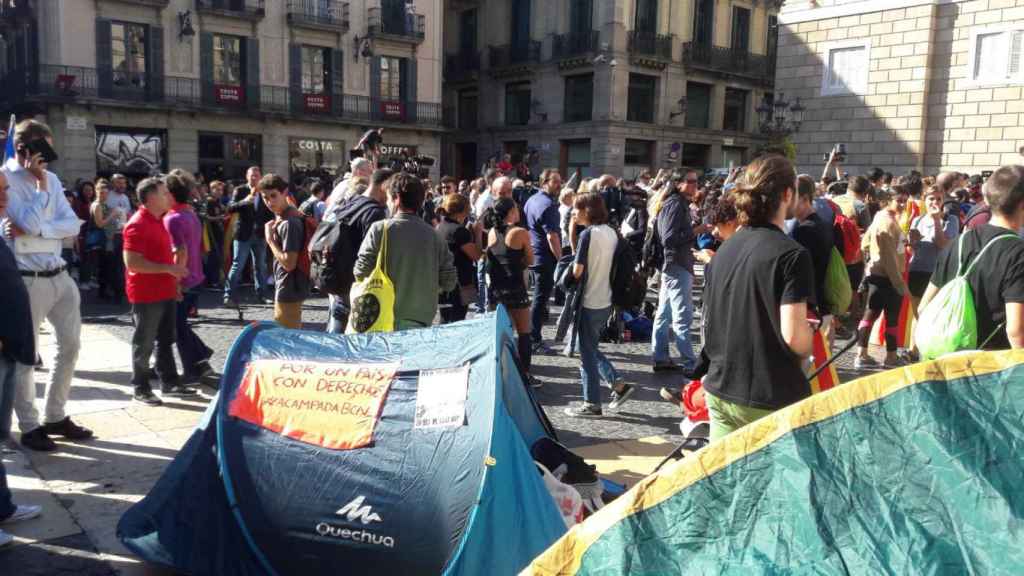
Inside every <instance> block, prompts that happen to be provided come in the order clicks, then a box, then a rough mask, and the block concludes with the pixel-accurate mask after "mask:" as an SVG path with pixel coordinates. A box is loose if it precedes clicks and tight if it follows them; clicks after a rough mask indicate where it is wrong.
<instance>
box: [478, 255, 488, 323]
mask: <svg viewBox="0 0 1024 576" xmlns="http://www.w3.org/2000/svg"><path fill="white" fill-rule="evenodd" d="M486 260H487V258H486V257H485V258H481V259H480V261H479V262H477V263H476V284H477V294H476V308H477V311H478V312H480V313H483V312H486V311H487V310H490V308H488V306H490V302H488V301H487V262H486Z"/></svg>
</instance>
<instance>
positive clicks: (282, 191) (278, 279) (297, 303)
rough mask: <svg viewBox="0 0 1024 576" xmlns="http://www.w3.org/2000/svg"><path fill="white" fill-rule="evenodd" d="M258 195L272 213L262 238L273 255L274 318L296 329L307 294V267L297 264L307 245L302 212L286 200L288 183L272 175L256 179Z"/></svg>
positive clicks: (298, 326) (300, 325) (287, 326)
mask: <svg viewBox="0 0 1024 576" xmlns="http://www.w3.org/2000/svg"><path fill="white" fill-rule="evenodd" d="M259 188H260V196H261V197H262V198H263V202H264V203H265V204H266V205H267V207H268V208H270V211H271V212H273V213H274V219H273V220H270V221H269V222H267V223H266V225H265V226H266V228H265V233H264V237H265V238H266V239H267V246H269V247H270V252H271V253H272V254H273V256H274V321H275V322H277V323H278V324H280V325H282V326H284V327H285V328H292V329H294V330H299V329H301V328H302V303H303V302H304V301H305V300H306V298H308V297H309V270H303V269H302V268H301V267H300V266H299V256H300V254H301V253H302V252H303V251H304V250H305V249H306V246H307V244H309V240H310V239H309V238H306V223H305V221H304V220H303V217H302V213H301V212H299V211H298V210H297V209H296V208H295V207H294V206H292V205H291V204H290V203H289V202H288V183H287V182H285V181H284V179H283V178H281V177H280V176H278V175H276V174H267V175H266V176H264V177H263V179H261V180H260V187H259Z"/></svg>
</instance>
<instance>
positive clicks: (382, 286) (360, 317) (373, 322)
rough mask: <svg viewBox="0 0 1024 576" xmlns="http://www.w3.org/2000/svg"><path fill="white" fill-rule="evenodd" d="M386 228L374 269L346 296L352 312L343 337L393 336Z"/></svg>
mask: <svg viewBox="0 0 1024 576" xmlns="http://www.w3.org/2000/svg"><path fill="white" fill-rule="evenodd" d="M387 259H388V226H387V224H386V223H385V224H384V231H383V232H382V233H381V241H380V250H379V251H378V252H377V265H376V266H374V268H373V271H372V272H370V275H369V276H367V277H366V278H364V279H362V280H360V281H358V282H356V283H355V284H353V285H352V291H351V292H350V293H349V296H350V301H351V302H352V310H351V312H350V313H349V319H348V329H347V330H346V331H345V333H346V334H363V333H366V332H392V331H394V329H395V285H394V284H392V283H391V278H389V277H388V275H387V271H386V270H385V265H386V263H387Z"/></svg>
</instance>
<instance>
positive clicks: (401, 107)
mask: <svg viewBox="0 0 1024 576" xmlns="http://www.w3.org/2000/svg"><path fill="white" fill-rule="evenodd" d="M380 108H381V110H380V111H381V114H382V115H383V116H384V119H385V120H395V121H399V122H400V121H402V119H404V118H405V104H404V103H402V102H398V101H385V102H381V103H380Z"/></svg>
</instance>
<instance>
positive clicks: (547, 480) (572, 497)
mask: <svg viewBox="0 0 1024 576" xmlns="http://www.w3.org/2000/svg"><path fill="white" fill-rule="evenodd" d="M534 464H536V465H537V469H538V470H540V472H541V474H542V475H543V476H544V486H545V487H546V488H547V489H548V493H549V494H551V498H552V500H554V501H555V506H557V507H558V512H559V513H560V514H561V515H562V520H563V521H564V522H565V527H566V528H572V527H573V526H575V525H576V524H579V523H580V522H582V521H583V497H582V496H580V493H579V492H577V491H576V489H575V488H573V487H572V486H569V485H568V484H563V483H562V482H561V481H560V480H559V479H558V478H555V476H554V475H553V474H551V472H550V471H549V470H548V469H547V468H546V467H545V466H544V465H543V464H541V463H540V462H537V461H534Z"/></svg>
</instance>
